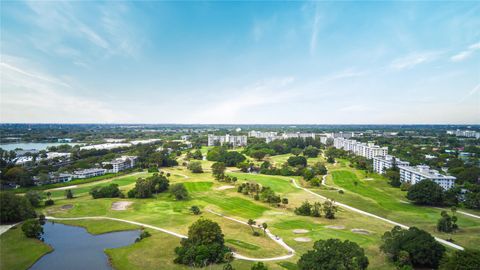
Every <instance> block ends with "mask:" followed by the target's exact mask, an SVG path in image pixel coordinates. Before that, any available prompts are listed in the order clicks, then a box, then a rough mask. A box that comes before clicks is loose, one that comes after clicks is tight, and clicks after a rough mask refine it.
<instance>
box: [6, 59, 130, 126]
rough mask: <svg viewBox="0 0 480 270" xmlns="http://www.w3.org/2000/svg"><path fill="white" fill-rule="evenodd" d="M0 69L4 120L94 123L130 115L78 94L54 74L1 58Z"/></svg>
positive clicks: (112, 120) (78, 90)
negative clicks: (4, 60) (2, 60)
mask: <svg viewBox="0 0 480 270" xmlns="http://www.w3.org/2000/svg"><path fill="white" fill-rule="evenodd" d="M5 58H9V57H5ZM2 59H4V57H3V56H2ZM24 62H26V61H24ZM29 66H32V65H29ZM0 72H1V74H2V91H1V93H0V97H1V98H0V107H1V109H0V115H1V117H0V121H1V122H65V121H68V122H90V123H91V122H115V121H121V120H124V121H125V120H126V119H128V115H126V114H124V113H121V112H119V113H118V112H114V111H113V110H112V109H110V108H109V107H108V106H107V105H106V104H105V103H103V102H101V101H99V100H98V99H97V98H88V97H85V96H79V95H78V93H79V92H81V91H80V89H76V88H74V87H72V86H71V84H70V83H68V82H64V81H63V80H61V79H59V78H56V77H54V76H52V75H49V74H46V73H43V72H39V71H38V70H32V69H31V68H26V67H24V66H19V65H18V64H17V63H7V62H0ZM122 118H123V119H122Z"/></svg>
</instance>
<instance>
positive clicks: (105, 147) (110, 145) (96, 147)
mask: <svg viewBox="0 0 480 270" xmlns="http://www.w3.org/2000/svg"><path fill="white" fill-rule="evenodd" d="M130 146H132V144H130V143H102V144H94V145H87V146H82V147H80V150H111V149H115V148H122V147H130Z"/></svg>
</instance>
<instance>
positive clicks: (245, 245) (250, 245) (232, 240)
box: [225, 239, 260, 250]
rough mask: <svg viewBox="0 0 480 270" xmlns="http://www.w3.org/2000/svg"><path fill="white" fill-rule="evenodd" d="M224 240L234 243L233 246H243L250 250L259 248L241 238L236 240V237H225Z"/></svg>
mask: <svg viewBox="0 0 480 270" xmlns="http://www.w3.org/2000/svg"><path fill="white" fill-rule="evenodd" d="M225 242H226V243H230V244H232V245H235V246H239V247H242V248H245V249H250V250H258V249H260V247H259V246H256V245H252V244H249V243H245V242H243V241H241V240H237V239H225Z"/></svg>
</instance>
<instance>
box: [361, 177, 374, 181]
mask: <svg viewBox="0 0 480 270" xmlns="http://www.w3.org/2000/svg"><path fill="white" fill-rule="evenodd" d="M363 180H364V181H372V180H373V178H364V179H363Z"/></svg>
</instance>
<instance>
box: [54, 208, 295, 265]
mask: <svg viewBox="0 0 480 270" xmlns="http://www.w3.org/2000/svg"><path fill="white" fill-rule="evenodd" d="M210 212H211V213H213V214H216V215H220V214H218V213H215V212H213V211H210ZM220 216H221V215H220ZM225 218H228V219H230V220H233V221H236V222H240V223H243V224H246V223H245V222H243V221H240V220H236V219H233V218H230V217H225ZM46 219H50V220H84V219H90V220H103V219H107V220H114V221H120V222H125V223H129V224H133V225H138V226H142V227H145V228H150V229H152V230H156V231H161V232H164V233H167V234H170V235H173V236H175V237H178V238H188V237H187V236H186V235H183V234H179V233H176V232H173V231H170V230H167V229H163V228H160V227H157V226H153V225H149V224H145V223H141V222H136V221H131V220H126V219H120V218H112V217H75V218H58V217H46ZM247 225H248V224H247ZM267 234H268V236H270V238H272V239H273V240H274V241H275V242H277V243H279V244H281V245H282V246H283V247H284V248H285V249H287V250H288V251H289V252H291V253H290V254H288V255H285V256H280V257H272V258H250V257H247V256H243V255H241V254H238V253H236V252H232V254H233V257H235V258H236V259H239V260H245V261H255V262H257V261H275V260H285V259H288V258H290V257H292V256H293V255H294V253H295V250H293V249H292V248H291V247H289V246H288V245H287V244H285V243H284V242H283V240H281V239H275V236H273V235H272V234H271V233H270V232H268V233H267Z"/></svg>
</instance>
